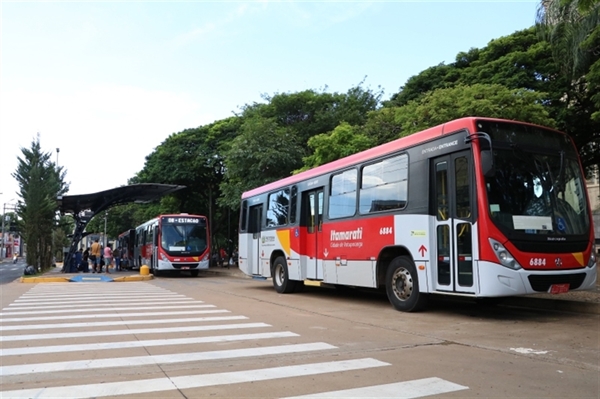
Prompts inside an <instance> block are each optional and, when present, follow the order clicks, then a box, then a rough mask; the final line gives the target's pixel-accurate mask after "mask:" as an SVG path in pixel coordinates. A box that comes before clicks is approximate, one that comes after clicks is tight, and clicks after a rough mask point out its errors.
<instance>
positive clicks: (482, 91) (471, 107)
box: [395, 84, 554, 136]
mask: <svg viewBox="0 0 600 399" xmlns="http://www.w3.org/2000/svg"><path fill="white" fill-rule="evenodd" d="M544 97H545V94H544V93H537V92H533V91H529V90H525V89H508V88H507V87H505V86H502V85H498V84H474V85H472V86H464V85H459V86H456V87H452V88H448V89H439V90H435V91H433V92H430V93H427V94H425V95H424V96H422V97H421V98H420V99H419V100H416V101H411V102H409V103H408V104H407V105H405V106H404V107H398V108H396V109H395V119H396V121H397V123H398V124H399V125H400V126H401V131H402V135H403V136H404V135H407V134H410V133H415V132H418V131H420V130H424V129H427V128H429V127H432V126H436V125H439V124H441V123H445V122H447V121H450V120H453V119H457V118H462V117H465V116H486V117H493V118H503V119H514V120H520V121H524V122H531V123H537V124H540V125H545V126H554V120H553V119H552V118H550V117H549V115H548V111H547V110H546V109H545V108H544V106H543V105H542V100H543V98H544Z"/></svg>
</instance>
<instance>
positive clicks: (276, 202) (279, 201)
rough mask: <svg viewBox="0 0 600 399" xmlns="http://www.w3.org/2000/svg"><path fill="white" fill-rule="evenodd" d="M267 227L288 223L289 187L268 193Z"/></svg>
mask: <svg viewBox="0 0 600 399" xmlns="http://www.w3.org/2000/svg"><path fill="white" fill-rule="evenodd" d="M267 204H268V207H267V227H277V226H283V225H286V224H287V223H288V212H289V204H290V189H289V188H286V189H283V190H280V191H277V192H275V193H271V194H269V200H268V201H267Z"/></svg>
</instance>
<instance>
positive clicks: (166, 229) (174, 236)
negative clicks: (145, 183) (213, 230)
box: [160, 218, 207, 256]
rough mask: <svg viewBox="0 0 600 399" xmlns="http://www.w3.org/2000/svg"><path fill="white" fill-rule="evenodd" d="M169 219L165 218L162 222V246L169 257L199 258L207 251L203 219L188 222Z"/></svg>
mask: <svg viewBox="0 0 600 399" xmlns="http://www.w3.org/2000/svg"><path fill="white" fill-rule="evenodd" d="M168 219H169V218H163V221H162V227H161V242H160V244H161V247H162V248H163V249H164V250H165V251H166V252H167V253H168V254H169V255H186V256H198V255H201V254H202V253H203V252H204V251H205V250H206V248H207V239H206V223H205V221H204V220H203V219H190V218H186V222H177V221H173V220H171V221H168ZM171 219H173V218H171Z"/></svg>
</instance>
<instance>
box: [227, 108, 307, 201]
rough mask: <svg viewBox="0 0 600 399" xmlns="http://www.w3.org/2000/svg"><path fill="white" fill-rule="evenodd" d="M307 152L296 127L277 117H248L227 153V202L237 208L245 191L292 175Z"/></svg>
mask: <svg viewBox="0 0 600 399" xmlns="http://www.w3.org/2000/svg"><path fill="white" fill-rule="evenodd" d="M304 153H305V149H304V147H303V146H302V145H301V143H300V142H299V139H298V137H297V136H296V135H294V133H293V130H292V129H290V128H289V127H281V126H280V125H278V123H277V121H276V120H275V119H274V118H265V117H262V116H252V117H249V118H244V123H243V124H242V126H241V128H240V132H239V135H238V136H237V137H236V138H235V139H233V141H232V143H231V147H230V148H229V150H228V151H227V153H226V154H225V156H226V163H225V165H226V172H225V176H226V181H225V182H224V183H223V184H222V185H221V189H222V191H223V193H224V194H225V195H224V196H225V198H228V199H229V200H230V201H227V200H225V203H226V204H227V205H228V206H235V208H236V209H237V208H238V207H239V199H240V198H241V194H242V192H243V191H246V190H249V189H251V188H254V187H258V186H260V185H263V184H266V183H269V182H272V181H275V180H277V179H281V178H283V177H286V176H289V175H290V173H291V171H292V170H294V169H297V168H299V167H300V166H301V165H302V155H303V154H304ZM233 201H235V203H234V202H233Z"/></svg>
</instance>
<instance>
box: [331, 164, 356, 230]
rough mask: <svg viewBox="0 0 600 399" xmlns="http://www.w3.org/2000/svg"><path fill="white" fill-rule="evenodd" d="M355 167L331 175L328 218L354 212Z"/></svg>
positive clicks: (348, 214) (341, 216)
mask: <svg viewBox="0 0 600 399" xmlns="http://www.w3.org/2000/svg"><path fill="white" fill-rule="evenodd" d="M356 176H357V173H356V169H352V170H347V171H345V172H342V173H338V174H336V175H333V176H332V178H331V191H330V192H331V194H330V195H329V218H330V219H337V218H343V217H347V216H352V215H354V214H355V213H356V183H357V177H356Z"/></svg>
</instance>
